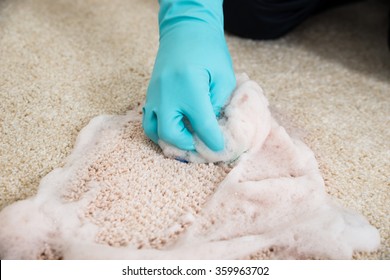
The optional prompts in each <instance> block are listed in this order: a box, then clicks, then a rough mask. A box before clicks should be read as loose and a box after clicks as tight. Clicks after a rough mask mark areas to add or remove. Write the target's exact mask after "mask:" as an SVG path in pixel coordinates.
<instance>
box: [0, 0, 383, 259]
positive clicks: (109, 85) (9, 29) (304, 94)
mask: <svg viewBox="0 0 390 280" xmlns="http://www.w3.org/2000/svg"><path fill="white" fill-rule="evenodd" d="M156 2H157V1H154V0H149V1H145V0H133V1H121V0H117V1H112V0H111V1H108V0H106V1H103V0H100V1H49V0H46V1H43V0H41V1H38V0H36V1H18V0H13V1H10V0H9V1H4V0H3V1H1V0H0V66H1V67H0V96H1V102H0V121H1V131H0V137H1V138H0V139H1V141H0V145H1V146H0V156H1V167H0V188H1V189H0V192H1V201H0V208H3V207H5V206H6V205H8V204H10V203H12V202H14V201H16V200H20V199H24V198H26V197H29V196H32V195H34V194H35V193H36V191H37V188H38V184H39V182H40V180H41V178H42V177H43V176H45V175H46V174H47V173H48V172H50V171H51V170H52V169H53V168H55V167H58V166H61V165H62V164H63V161H64V159H65V157H66V156H67V155H68V154H69V153H70V151H71V149H72V147H73V144H74V142H75V138H76V136H77V134H78V132H79V131H80V129H81V128H82V127H84V126H85V125H86V124H87V123H88V121H89V120H90V119H91V118H92V117H94V116H96V115H99V114H103V113H110V114H120V113H124V112H126V111H127V110H128V109H129V108H134V107H135V106H137V105H138V103H142V102H143V99H144V95H145V91H146V87H147V83H148V79H149V77H150V72H151V70H152V66H153V60H154V55H155V53H156V51H157V44H158V34H157V23H156V21H157V9H158V5H157V3H156ZM385 2H386V1H368V2H363V3H359V4H355V5H351V6H348V7H343V8H340V9H337V10H333V11H330V12H328V13H325V14H322V15H319V16H317V17H315V18H312V19H311V20H309V21H308V22H306V23H305V24H304V25H302V26H300V27H299V28H298V29H297V30H296V31H295V32H294V33H292V34H291V35H289V36H287V37H285V38H283V39H281V40H277V41H272V42H254V41H250V40H242V39H239V38H234V37H228V44H229V47H230V49H231V54H232V56H233V60H234V63H235V69H236V71H238V72H243V71H245V72H247V73H248V74H249V76H250V77H251V78H252V79H254V80H256V81H258V82H259V83H260V84H261V85H262V87H263V88H264V89H265V92H266V95H267V97H268V98H269V101H270V104H271V109H272V111H273V114H274V115H275V116H277V117H278V118H279V121H280V122H281V123H282V124H283V125H284V126H286V127H287V128H288V129H289V130H290V132H291V133H293V134H298V135H299V136H301V137H303V139H304V140H305V142H306V143H307V144H308V145H309V146H310V147H311V148H312V149H313V150H314V152H315V154H316V156H317V159H318V161H319V163H320V168H321V171H322V173H323V176H324V178H325V181H326V184H327V191H328V193H330V194H331V195H332V196H333V197H335V198H337V199H338V200H339V201H340V202H341V203H342V204H344V205H345V206H347V207H349V208H352V209H355V210H357V211H358V212H360V213H362V214H363V215H365V216H366V217H367V218H368V219H369V221H370V222H371V223H372V224H373V225H374V226H375V227H377V228H378V229H379V231H380V234H381V237H382V246H381V249H380V250H379V251H378V252H376V253H372V254H356V255H355V257H356V258H364V259H365V258H369V259H390V252H389V250H390V219H389V214H390V213H389V212H390V211H389V210H390V206H389V205H390V199H389V175H390V166H389V140H388V139H390V135H389V134H390V133H389V130H388V127H389V115H390V54H389V51H388V49H387V46H386V34H387V33H386V32H387V30H386V27H387V23H388V22H387V20H388V19H387V11H388V6H387V5H386V4H385ZM154 152H155V155H156V159H157V158H158V159H161V155H159V154H158V150H157V151H156V150H155V151H154ZM173 165H174V164H173V163H172V166H173ZM172 168H173V167H172ZM186 169H188V170H182V171H181V172H184V173H183V174H197V172H198V171H199V172H205V174H210V173H211V174H215V177H213V176H200V177H202V179H204V180H206V181H207V182H196V184H195V183H194V184H193V185H191V186H189V187H188V189H186V191H185V192H184V193H183V194H181V197H183V199H184V200H185V201H186V203H184V205H182V204H177V205H175V201H174V200H170V201H168V202H167V201H162V200H158V199H157V200H158V201H157V202H156V205H167V204H168V205H172V207H174V206H176V208H175V211H176V212H180V211H181V210H180V209H182V208H184V207H185V205H186V204H191V205H193V206H194V208H193V209H194V211H196V207H195V206H197V207H199V206H201V204H202V203H203V202H204V201H205V199H206V198H207V195H209V194H210V193H211V192H212V191H213V189H212V187H210V186H211V185H215V183H216V182H218V181H219V180H221V176H222V175H223V174H224V172H226V171H225V170H223V169H221V170H220V168H219V167H215V166H201V167H200V166H193V167H192V166H188V167H186ZM163 170H164V169H158V170H157V171H156V172H155V173H156V174H157V175H156V176H157V177H156V178H155V180H157V181H158V174H159V172H160V173H163V172H164V171H163ZM186 172H187V173H186ZM191 172H193V173H191ZM212 172H214V173H212ZM194 176H199V175H194ZM199 184H200V185H202V186H203V187H202V188H197V185H199ZM205 188H206V189H208V193H203V190H204V189H205ZM107 191H108V193H109V189H107ZM168 191H172V192H173V193H178V192H179V193H180V191H178V190H175V189H174V188H173V189H172V188H170V189H169V190H168ZM163 193H164V192H162V194H163ZM116 195H117V194H113V195H112V196H111V197H110V196H109V195H108V197H109V200H112V199H115V197H116ZM154 197H157V198H158V196H154ZM162 197H164V195H163V196H162ZM169 197H171V196H169ZM144 199H146V198H144ZM183 199H181V200H180V201H181V202H182V201H183ZM141 205H142V204H141ZM99 207H100V208H99ZM99 207H98V208H99V209H102V207H103V209H104V205H103V206H102V205H100V206H99ZM166 208H169V207H165V208H164V207H163V208H161V209H160V211H158V208H156V209H154V211H156V213H158V214H160V216H162V217H164V215H161V214H162V213H164V211H168V210H169V209H168V210H167V209H166ZM177 209H179V210H177ZM103 214H104V211H102V215H103ZM155 216H156V215H152V214H151V215H150V216H148V217H144V218H145V219H146V220H145V221H143V222H142V223H141V222H140V224H147V223H148V222H149V221H156V219H155ZM168 216H169V215H168ZM168 216H167V217H168ZM148 219H149V220H148ZM169 223H170V221H169V219H168V218H166V219H162V220H161V219H160V220H159V222H158V223H157V222H155V223H153V225H154V226H155V227H156V230H155V231H156V232H158V230H162V228H163V227H164V226H166V225H167V224H169ZM133 230H134V231H135V230H136V229H133ZM138 232H140V234H139V236H134V238H133V239H134V240H135V241H134V242H135V243H134V244H136V243H137V242H138V241H139V240H141V241H142V240H146V242H150V243H153V241H154V242H155V240H153V234H152V235H151V236H149V235H148V234H150V233H151V231H150V230H149V231H145V232H144V234H143V233H142V231H138ZM100 241H101V242H103V243H104V242H106V243H109V241H107V240H100ZM132 241H133V240H130V239H129V240H124V241H123V242H125V243H126V242H127V243H128V242H130V243H131V242H132ZM113 245H121V243H120V242H119V244H113ZM152 245H153V244H152ZM158 246H159V245H158V244H157V245H155V247H158Z"/></svg>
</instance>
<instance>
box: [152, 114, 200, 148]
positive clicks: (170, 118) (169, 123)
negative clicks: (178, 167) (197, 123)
mask: <svg viewBox="0 0 390 280" xmlns="http://www.w3.org/2000/svg"><path fill="white" fill-rule="evenodd" d="M157 122H158V137H159V138H160V139H161V140H163V141H165V142H167V143H169V144H171V145H174V146H176V147H178V148H179V149H181V150H186V151H195V143H194V138H193V137H192V134H191V133H190V131H189V130H188V129H187V128H186V126H185V124H184V122H183V115H182V114H180V113H179V112H175V113H171V112H161V113H160V114H159V116H158V119H157Z"/></svg>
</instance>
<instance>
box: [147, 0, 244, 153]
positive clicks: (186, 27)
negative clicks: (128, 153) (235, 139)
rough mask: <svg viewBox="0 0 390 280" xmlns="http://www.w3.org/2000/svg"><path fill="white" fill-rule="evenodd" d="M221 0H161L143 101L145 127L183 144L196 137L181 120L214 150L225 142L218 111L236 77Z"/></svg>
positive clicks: (149, 133)
mask: <svg viewBox="0 0 390 280" xmlns="http://www.w3.org/2000/svg"><path fill="white" fill-rule="evenodd" d="M222 2H223V0H186V1H183V0H160V1H159V3H160V12H159V28H160V46H159V50H158V53H157V57H156V61H155V65H154V69H153V73H152V78H151V80H150V83H149V87H148V91H147V96H146V103H145V106H144V108H143V127H144V130H145V133H146V135H147V136H148V137H149V138H150V139H152V140H153V141H154V142H156V143H157V142H158V140H159V139H161V140H163V141H165V142H167V143H169V144H171V145H174V146H176V147H178V148H180V149H183V150H194V149H195V146H194V139H193V137H192V135H191V132H190V131H189V130H188V128H187V127H186V125H185V122H183V120H184V119H187V120H188V121H189V122H190V124H191V127H192V129H193V130H194V132H195V133H196V134H197V135H198V136H199V138H200V139H201V140H202V141H203V142H204V143H205V144H206V145H207V146H208V147H209V148H210V149H212V150H214V151H220V150H223V148H224V139H223V135H222V133H221V131H220V129H219V126H218V122H217V119H216V116H217V115H218V114H219V112H220V110H221V108H222V107H223V106H224V105H225V103H226V101H227V100H228V98H229V96H230V94H231V93H232V91H233V89H234V87H235V84H236V80H235V75H234V72H233V67H232V61H231V57H230V53H229V50H228V48H227V45H226V41H225V37H224V30H223V10H222Z"/></svg>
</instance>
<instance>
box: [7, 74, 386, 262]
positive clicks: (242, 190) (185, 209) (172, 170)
mask: <svg viewBox="0 0 390 280" xmlns="http://www.w3.org/2000/svg"><path fill="white" fill-rule="evenodd" d="M237 85H238V86H237V89H236V90H235V92H234V93H233V95H232V98H231V100H230V102H229V104H228V105H227V107H226V108H225V109H224V112H223V113H222V117H221V119H220V120H219V123H220V126H221V128H222V131H223V133H224V135H225V139H226V151H225V152H219V153H215V152H212V151H205V150H204V148H205V147H204V145H203V146H202V145H200V144H199V143H198V144H197V145H196V147H197V151H196V152H192V153H191V154H188V153H186V152H180V151H177V150H176V151H174V155H173V157H174V158H176V157H180V158H184V157H185V159H187V160H192V159H193V160H194V161H197V162H198V161H200V159H203V160H205V161H206V162H207V161H210V160H212V161H219V162H220V167H219V168H218V167H216V166H213V165H209V168H207V166H205V165H204V164H196V165H193V164H188V165H187V164H185V163H182V162H180V161H179V162H174V161H175V160H174V159H173V160H170V161H169V160H167V159H165V158H163V157H160V159H159V160H158V159H154V158H155V157H156V156H157V155H158V154H159V153H161V151H159V150H158V149H155V150H149V151H148V146H149V145H150V141H148V140H147V139H146V138H145V137H142V134H143V133H142V128H141V121H140V117H139V113H138V114H137V111H136V110H132V111H130V112H129V114H128V115H126V116H100V117H96V118H94V119H93V120H92V121H91V123H90V124H89V125H87V126H86V127H85V128H84V129H83V130H82V131H81V133H80V135H79V136H78V139H77V142H76V145H75V149H74V151H73V152H72V154H71V156H70V157H69V159H68V163H67V164H66V165H65V166H64V167H63V168H60V169H55V170H54V171H52V172H51V173H49V174H48V175H47V176H45V177H44V178H43V179H42V182H41V185H40V188H39V191H38V194H37V195H36V196H35V197H33V198H31V199H28V200H25V201H19V202H17V203H15V204H13V205H10V206H8V207H6V208H5V209H4V210H3V211H1V212H0V224H1V225H2V228H1V229H0V258H2V259H4V258H6V259H10V258H11V259H37V258H55V259H80V258H89V259H96V258H98V259H101V258H105V259H107V258H113V259H119V258H127V259H128V258H131V259H140V258H159V259H161V258H163V259H183V258H193V259H238V258H245V257H249V256H250V255H251V254H254V253H257V252H258V251H266V250H270V249H271V248H278V251H274V253H273V256H274V257H275V258H331V259H345V258H352V254H353V252H354V251H358V250H359V251H367V252H369V251H375V250H376V249H378V247H379V242H380V237H379V234H378V231H377V230H376V229H375V228H374V227H372V226H370V225H369V224H368V222H367V221H366V220H365V219H364V218H363V217H362V216H360V215H358V214H357V213H353V212H351V211H347V210H345V209H343V207H342V206H340V205H337V204H336V203H335V202H333V201H332V200H331V199H329V197H328V196H327V195H326V193H325V191H324V182H323V179H322V177H321V174H320V172H319V169H318V166H317V162H316V160H315V157H314V155H313V153H312V151H311V150H310V149H309V148H308V147H307V146H306V145H305V144H303V143H302V142H300V141H299V140H297V139H295V140H294V139H291V138H290V137H289V136H288V134H287V133H286V131H285V130H284V129H283V128H282V127H280V126H279V125H278V124H277V123H276V122H275V121H274V120H273V119H272V118H271V114H270V112H269V109H268V101H267V100H266V98H265V97H264V95H263V93H262V90H261V88H260V87H259V86H258V85H257V84H256V83H255V82H253V81H250V80H249V78H248V77H247V76H246V75H241V76H239V77H238V80H237ZM242 135H245V137H242ZM148 142H149V145H148ZM248 143H249V144H248ZM241 147H244V148H245V150H246V151H245V153H244V154H242V155H241V154H240V158H239V159H238V160H236V161H235V163H234V164H232V167H233V169H232V170H231V171H230V172H229V173H228V174H227V175H226V178H224V180H223V181H222V182H221V183H219V181H220V180H221V177H222V178H223V175H224V171H226V170H229V166H227V165H226V164H225V161H221V159H228V160H229V161H231V159H232V156H233V159H235V158H236V157H237V153H238V152H239V151H241ZM167 150H168V153H170V154H171V153H172V152H173V150H172V147H165V153H166V152H167ZM218 159H219V160H218ZM156 162H157V166H156ZM164 162H165V164H164ZM188 169H190V170H188ZM206 170H207V171H208V172H205V171H206ZM213 171H214V172H213ZM213 173H217V174H213ZM156 174H157V176H156ZM165 186H167V187H168V188H172V187H173V188H177V189H178V191H176V192H174V193H167V192H166V191H165V188H164V187H165ZM190 186H193V187H200V188H202V187H206V189H208V190H209V192H211V191H213V190H214V189H216V191H215V193H214V194H212V195H210V197H209V198H208V199H207V201H206V202H205V201H204V198H200V199H199V198H198V200H193V199H192V198H191V196H188V195H187V196H185V197H184V196H183V194H184V193H185V191H184V192H181V191H180V189H182V188H185V189H186V190H189V189H191V187H190ZM161 190H163V193H161ZM155 195H156V196H155ZM205 195H207V192H205ZM164 200H168V201H173V202H174V203H175V204H178V205H181V206H182V207H174V208H173V209H172V208H171V207H167V206H168V205H167V204H168V202H167V201H164ZM147 205H149V207H148V206H147ZM203 205H204V206H203ZM145 206H146V207H145ZM150 208H151V209H150ZM153 209H156V210H157V211H153ZM151 210H152V211H151ZM140 217H142V218H141V219H140ZM161 217H164V218H163V219H161ZM149 220H154V221H156V222H157V223H156V224H149V223H148V221H149ZM161 220H164V221H165V223H161ZM167 221H168V223H167ZM175 239H176V240H175ZM99 243H100V244H105V245H108V246H111V247H116V249H114V250H112V249H111V248H110V247H108V246H106V247H104V246H97V244H99Z"/></svg>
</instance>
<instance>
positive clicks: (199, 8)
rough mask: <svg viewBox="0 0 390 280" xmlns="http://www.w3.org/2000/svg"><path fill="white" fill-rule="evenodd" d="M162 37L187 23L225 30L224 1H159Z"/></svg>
mask: <svg viewBox="0 0 390 280" xmlns="http://www.w3.org/2000/svg"><path fill="white" fill-rule="evenodd" d="M159 3H160V11H159V14H158V21H159V27H160V37H161V36H163V35H164V34H165V33H166V32H168V31H169V30H171V29H172V28H174V27H175V26H176V25H177V24H181V23H183V22H184V23H185V22H204V23H207V24H208V25H210V28H213V29H216V30H218V31H222V33H223V32H224V30H223V7H222V5H223V0H159Z"/></svg>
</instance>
